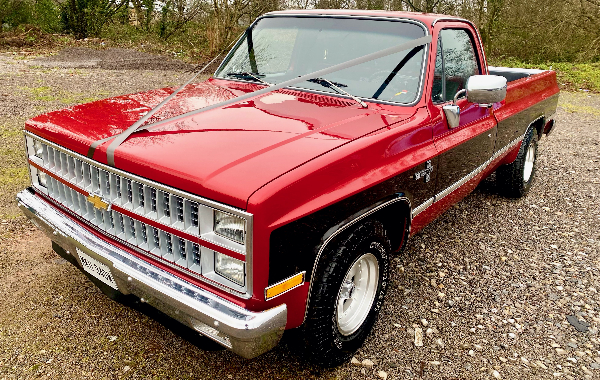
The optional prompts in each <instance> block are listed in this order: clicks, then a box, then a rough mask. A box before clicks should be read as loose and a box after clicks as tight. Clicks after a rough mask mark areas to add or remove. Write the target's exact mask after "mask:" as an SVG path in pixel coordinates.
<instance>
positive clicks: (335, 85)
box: [308, 78, 368, 108]
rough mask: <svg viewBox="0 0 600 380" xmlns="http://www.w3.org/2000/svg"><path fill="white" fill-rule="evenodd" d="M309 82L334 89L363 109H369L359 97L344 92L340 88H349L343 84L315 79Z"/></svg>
mask: <svg viewBox="0 0 600 380" xmlns="http://www.w3.org/2000/svg"><path fill="white" fill-rule="evenodd" d="M308 81H309V82H312V83H316V84H320V85H321V86H323V87H327V88H333V89H334V90H335V91H337V92H338V93H340V94H344V95H347V96H349V97H351V98H352V99H354V101H355V102H357V103H358V104H360V105H361V106H362V108H368V107H367V103H365V102H363V101H362V100H360V99H359V98H358V97H356V96H354V95H352V94H351V93H349V92H348V91H344V90H342V89H341V88H340V87H348V86H347V85H345V84H342V83H336V82H332V81H330V80H327V79H325V78H314V79H309V80H308Z"/></svg>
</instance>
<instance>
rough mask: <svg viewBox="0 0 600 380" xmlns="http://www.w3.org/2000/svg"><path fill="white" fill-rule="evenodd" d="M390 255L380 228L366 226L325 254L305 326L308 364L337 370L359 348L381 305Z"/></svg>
mask: <svg viewBox="0 0 600 380" xmlns="http://www.w3.org/2000/svg"><path fill="white" fill-rule="evenodd" d="M390 251H391V249H390V241H389V239H388V238H387V236H386V233H385V230H384V228H383V225H382V224H381V223H380V222H378V221H369V222H366V223H364V224H362V225H360V226H358V227H356V228H355V229H354V230H353V231H352V232H351V233H350V234H348V235H346V236H345V237H344V238H343V239H341V241H340V242H339V243H338V244H337V245H335V246H334V247H332V248H329V249H326V250H325V251H324V252H323V255H322V256H321V258H320V260H319V264H318V267H317V270H316V272H315V277H314V278H313V279H312V281H314V283H313V287H312V294H311V298H310V306H309V309H308V312H307V318H306V322H305V324H304V326H303V333H304V334H303V335H304V336H303V341H304V348H305V353H306V354H307V356H308V358H309V359H310V360H311V361H312V362H314V363H316V364H319V365H321V366H325V367H331V366H336V365H339V364H341V363H343V362H345V361H347V360H349V359H350V358H351V357H352V355H353V354H354V353H355V352H356V350H358V349H359V348H360V347H361V346H362V344H363V343H364V341H365V339H366V338H367V336H368V335H369V333H370V332H371V330H372V328H373V325H374V323H375V321H376V319H377V315H378V314H379V310H380V309H381V306H382V304H383V299H384V297H385V291H386V289H387V283H388V274H389V254H390Z"/></svg>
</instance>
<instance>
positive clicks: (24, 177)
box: [0, 167, 29, 185]
mask: <svg viewBox="0 0 600 380" xmlns="http://www.w3.org/2000/svg"><path fill="white" fill-rule="evenodd" d="M28 181H29V172H28V171H27V168H26V167H20V168H2V169H0V183H2V184H5V185H6V184H25V183H27V182H28Z"/></svg>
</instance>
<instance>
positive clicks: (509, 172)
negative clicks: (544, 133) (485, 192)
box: [496, 128, 538, 198]
mask: <svg viewBox="0 0 600 380" xmlns="http://www.w3.org/2000/svg"><path fill="white" fill-rule="evenodd" d="M537 148H538V137H537V133H536V130H535V129H534V128H530V129H529V130H528V131H527V134H526V135H525V138H524V139H523V142H522V143H521V148H519V153H518V155H517V158H516V159H515V160H514V161H513V162H512V163H510V164H507V165H502V166H501V167H499V168H498V170H497V171H496V183H497V185H498V190H499V191H500V192H501V193H502V194H503V195H505V196H507V197H509V198H521V197H523V196H525V194H527V192H528V191H529V189H530V188H531V185H532V184H533V179H534V177H535V171H536V162H537ZM530 149H532V151H530ZM528 152H529V154H530V158H531V153H533V167H532V168H531V169H530V170H527V169H526V166H527V165H526V164H527V162H528V158H527V155H528ZM529 162H530V160H529ZM529 172H530V174H529V175H528V174H527V173H529Z"/></svg>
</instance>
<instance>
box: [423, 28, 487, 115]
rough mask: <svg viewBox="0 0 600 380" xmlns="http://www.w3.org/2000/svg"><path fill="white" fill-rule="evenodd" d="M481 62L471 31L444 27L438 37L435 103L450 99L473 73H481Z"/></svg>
mask: <svg viewBox="0 0 600 380" xmlns="http://www.w3.org/2000/svg"><path fill="white" fill-rule="evenodd" d="M480 73H481V70H480V68H479V62H478V61H477V55H476V54H475V49H474V48H473V42H472V40H471V37H470V36H469V33H468V32H467V31H466V30H464V29H444V30H442V31H441V32H440V34H439V38H438V51H437V56H436V60H435V72H434V79H433V94H432V98H433V101H434V102H435V103H442V102H447V101H450V100H452V99H453V98H454V95H456V93H457V92H458V91H460V90H462V89H464V88H465V86H466V84H467V79H469V77H470V76H471V75H477V74H480Z"/></svg>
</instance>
